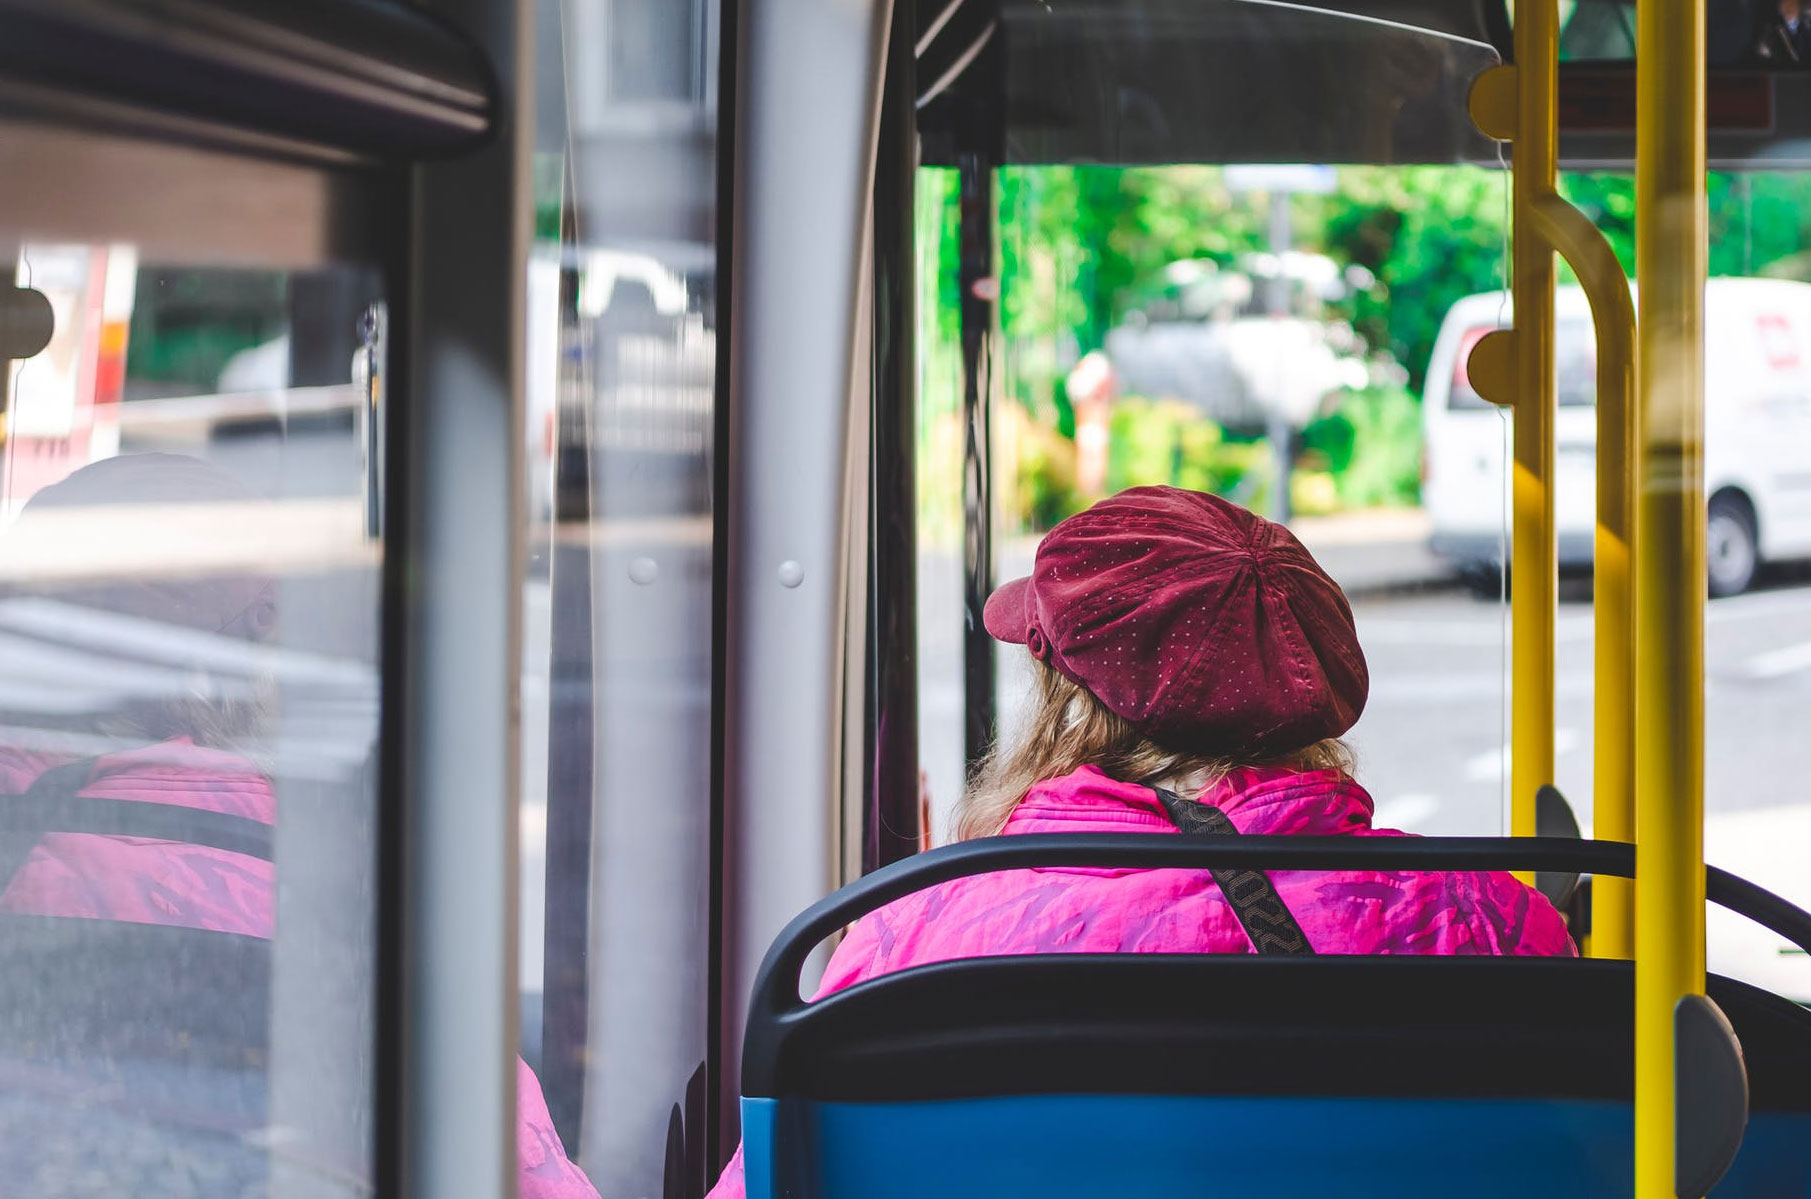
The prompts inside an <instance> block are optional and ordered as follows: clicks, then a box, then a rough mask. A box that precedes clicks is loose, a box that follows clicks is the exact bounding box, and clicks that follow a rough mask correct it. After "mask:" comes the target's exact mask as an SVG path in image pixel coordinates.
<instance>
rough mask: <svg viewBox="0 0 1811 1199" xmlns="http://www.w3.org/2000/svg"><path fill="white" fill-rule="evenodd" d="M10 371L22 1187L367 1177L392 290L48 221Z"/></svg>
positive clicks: (7, 602) (4, 777)
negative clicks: (107, 238)
mask: <svg viewBox="0 0 1811 1199" xmlns="http://www.w3.org/2000/svg"><path fill="white" fill-rule="evenodd" d="M15 264H16V277H17V279H18V281H19V282H20V283H21V284H26V285H30V286H32V287H35V288H37V289H38V290H40V291H42V292H43V293H44V294H45V295H46V296H47V297H49V299H50V301H51V304H52V307H53V309H54V312H55V315H56V330H57V332H56V335H55V337H54V338H53V340H52V342H51V344H50V346H49V347H48V348H47V349H46V350H45V351H44V352H43V353H42V354H39V355H37V356H36V357H34V358H31V359H28V360H26V361H23V362H19V363H16V364H12V365H11V366H10V367H9V368H8V371H7V373H8V376H9V384H10V402H9V404H8V406H7V409H6V422H7V423H6V426H5V436H6V442H5V459H4V473H3V474H0V497H3V502H4V517H3V520H4V533H3V534H0V645H3V646H4V649H3V650H0V958H3V959H4V968H0V1190H3V1191H5V1192H6V1193H8V1194H22V1195H23V1194H32V1195H46V1196H51V1195H55V1196H61V1195H78V1194H80V1195H88V1194H134V1195H161V1194H167V1195H178V1194H180V1195H198V1196H209V1197H213V1196H235V1197H237V1196H241V1195H247V1194H265V1193H269V1192H272V1191H288V1190H290V1189H291V1188H293V1187H296V1186H302V1187H304V1188H305V1189H306V1191H307V1193H309V1194H319V1195H354V1194H364V1193H367V1191H368V1189H369V1186H370V1179H371V1153H372V1146H371V1096H372V1093H373V1083H372V1076H371V1048H372V1044H373V1031H372V1015H371V995H372V989H373V962H372V944H373V942H372V935H373V927H374V920H373V902H374V899H373V895H374V886H373V879H372V864H373V862H374V860H375V851H374V846H373V840H372V838H373V831H372V830H373V817H374V803H375V796H374V791H373V783H372V779H373V766H374V747H375V740H376V734H377V724H378V703H379V695H378V684H377V674H376V666H375V663H376V656H377V637H378V568H379V565H380V562H381V558H382V553H383V546H382V544H381V542H380V541H379V540H377V539H376V538H375V537H374V536H372V535H371V531H372V530H373V529H374V528H375V524H374V516H375V512H374V510H373V504H374V502H375V500H376V498H377V497H378V496H379V495H380V494H381V493H380V492H379V491H378V490H377V489H376V488H375V486H374V480H373V479H372V478H371V477H370V476H369V474H368V473H367V471H366V464H367V463H368V462H371V461H374V460H375V458H376V454H375V451H376V448H377V447H376V443H375V440H374V438H375V429H376V426H375V424H374V423H373V422H372V421H371V420H370V419H369V415H370V406H371V405H372V404H373V403H374V402H375V398H376V397H377V396H379V395H380V394H381V390H382V378H383V374H384V370H383V363H384V357H383V344H382V330H383V319H382V313H383V309H382V305H381V303H380V302H379V301H380V297H379V295H378V294H377V292H376V290H375V286H374V283H373V281H372V280H371V279H369V278H367V277H365V276H363V275H361V274H359V273H357V272H353V271H332V272H321V273H318V274H280V273H273V272H262V271H250V270H213V269H209V270H202V269H195V268H192V267H190V266H188V265H187V264H184V263H180V262H175V263H168V262H152V261H141V260H140V259H139V256H138V255H137V254H136V253H135V252H134V251H133V249H132V247H130V246H120V245H112V246H101V245H27V246H25V247H24V248H23V249H22V250H21V251H20V252H19V254H18V255H17V257H16V259H15V260H14V261H13V262H11V263H9V264H8V266H9V268H10V267H13V266H14V265H15Z"/></svg>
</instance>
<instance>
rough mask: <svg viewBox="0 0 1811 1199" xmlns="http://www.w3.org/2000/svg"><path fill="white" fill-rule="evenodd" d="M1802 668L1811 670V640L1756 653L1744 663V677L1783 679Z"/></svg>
mask: <svg viewBox="0 0 1811 1199" xmlns="http://www.w3.org/2000/svg"><path fill="white" fill-rule="evenodd" d="M1801 670H1811V641H1801V642H1799V643H1798V644H1797V645H1785V646H1781V647H1780V648H1779V649H1770V650H1768V651H1767V652H1766V653H1764V654H1756V655H1755V656H1754V657H1752V658H1750V659H1748V661H1747V662H1745V663H1743V664H1742V677H1743V678H1747V679H1755V680H1757V681H1758V680H1763V679H1783V678H1785V677H1786V676H1787V675H1789V674H1797V673H1798V672H1799V671H1801Z"/></svg>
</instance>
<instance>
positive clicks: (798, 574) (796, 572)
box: [780, 558, 805, 587]
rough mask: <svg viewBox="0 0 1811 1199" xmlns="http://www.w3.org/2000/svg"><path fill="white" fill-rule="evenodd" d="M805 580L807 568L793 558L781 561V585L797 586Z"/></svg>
mask: <svg viewBox="0 0 1811 1199" xmlns="http://www.w3.org/2000/svg"><path fill="white" fill-rule="evenodd" d="M804 581H805V568H804V567H803V566H800V565H799V564H798V563H797V562H794V561H793V560H792V559H791V558H788V559H786V561H784V562H782V563H780V586H782V587H797V586H798V585H799V584H800V583H803V582H804Z"/></svg>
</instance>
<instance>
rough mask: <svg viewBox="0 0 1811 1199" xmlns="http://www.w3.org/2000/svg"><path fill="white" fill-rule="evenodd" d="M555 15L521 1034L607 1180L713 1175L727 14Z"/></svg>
mask: <svg viewBox="0 0 1811 1199" xmlns="http://www.w3.org/2000/svg"><path fill="white" fill-rule="evenodd" d="M556 15H559V16H563V21H564V23H563V25H562V31H563V34H564V44H563V47H558V49H559V55H558V56H557V61H554V62H546V61H544V62H543V64H542V65H543V68H544V69H551V75H552V80H551V83H550V86H552V87H554V88H556V89H558V90H557V91H556V92H555V93H550V94H549V95H548V96H545V97H543V110H544V111H549V110H550V111H553V112H555V113H557V114H558V115H559V117H560V119H561V121H562V122H563V123H564V125H565V126H566V136H565V138H564V139H563V140H560V139H553V140H549V141H546V142H544V144H543V145H542V146H541V148H540V155H541V161H542V164H543V171H542V174H543V175H544V177H545V178H546V179H547V180H548V181H549V183H548V186H547V187H546V188H545V190H544V192H543V194H542V195H541V196H540V198H539V204H540V206H541V209H542V214H543V219H542V220H541V221H540V222H539V226H540V229H541V232H542V237H541V239H540V240H539V241H538V242H537V244H536V246H535V248H534V251H533V254H532V261H531V263H530V266H529V279H530V285H529V293H530V307H529V341H530V345H529V353H530V362H529V366H528V381H529V390H528V409H529V421H530V427H529V431H528V432H529V437H528V444H529V448H530V458H529V462H528V464H527V465H528V469H527V471H526V474H527V476H528V478H529V480H530V486H531V488H532V489H533V496H532V498H531V502H530V511H531V514H533V516H534V519H535V523H534V524H533V525H532V526H531V528H532V537H531V542H532V548H531V563H532V566H531V570H530V575H529V579H528V583H527V595H526V597H525V607H524V611H525V618H526V619H525V634H526V637H527V642H526V645H525V653H524V671H525V677H524V680H523V700H524V702H523V745H524V754H523V759H524V760H523V770H524V783H523V792H522V794H523V811H522V828H523V834H524V835H523V852H524V861H523V871H522V874H523V882H524V891H523V929H522V942H523V947H524V949H523V958H522V971H521V982H522V987H523V1007H524V1012H525V1013H526V1014H528V1015H529V1017H530V1019H529V1021H528V1023H527V1024H525V1028H524V1052H525V1054H526V1055H528V1056H529V1057H530V1058H531V1060H534V1061H535V1062H536V1064H537V1065H538V1068H539V1072H540V1076H541V1080H542V1083H543V1087H544V1090H545V1094H546V1099H547V1104H548V1108H549V1110H550V1112H551V1115H552V1121H553V1124H554V1126H555V1127H556V1129H557V1130H558V1134H559V1138H560V1141H561V1143H562V1144H563V1146H564V1147H565V1149H566V1150H567V1151H568V1152H569V1153H570V1154H571V1156H572V1158H573V1160H574V1161H576V1162H577V1163H578V1164H579V1165H580V1166H582V1167H583V1170H584V1172H585V1173H586V1174H587V1175H588V1176H589V1178H590V1181H591V1183H592V1184H594V1185H595V1186H596V1188H597V1190H598V1191H599V1192H600V1193H602V1194H605V1195H611V1196H619V1195H620V1196H634V1195H657V1194H684V1193H694V1192H695V1193H702V1192H703V1189H704V1188H703V1185H702V1184H703V1176H704V1170H705V1163H704V1152H705V1145H704V1111H705V1107H706V1104H707V1094H706V1090H705V1078H704V1064H705V1058H706V1054H707V1046H708V1045H709V1044H710V1040H711V1034H710V1026H709V1011H710V1003H709V993H708V984H709V977H710V960H711V952H712V950H711V945H710V921H709V917H708V903H709V896H710V879H709V859H710V836H711V833H710V816H711V797H710V791H711V788H710V761H711V743H710V735H711V729H710V724H711V721H710V711H711V705H710V684H711V652H712V651H711V639H712V631H711V595H712V569H713V567H712V504H713V494H712V460H713V454H714V450H715V447H714V434H713V429H714V424H715V404H714V386H715V361H716V327H717V311H716V291H715V266H716V247H715V244H714V243H715V212H714V201H715V195H716V172H715V165H714V160H715V148H716V143H715V125H716V113H715V88H714V80H715V78H716V73H717V59H716V54H717V50H716V41H715V31H716V29H717V24H718V19H719V18H718V11H717V5H716V4H715V3H714V2H711V0H686V2H684V3H644V2H642V0H585V2H582V3H571V4H568V5H566V6H565V7H564V9H563V12H562V13H559V14H556ZM562 62H563V64H564V71H565V77H566V78H568V79H570V87H569V88H562V87H561V86H560V83H561V80H560V74H559V72H560V68H561V63H562ZM543 77H544V78H546V77H548V76H546V75H544V76H543ZM568 97H569V98H570V101H571V106H570V108H568V107H567V104H566V100H567V98H568ZM675 1188H676V1189H675Z"/></svg>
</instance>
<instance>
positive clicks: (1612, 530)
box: [1532, 195, 1635, 958]
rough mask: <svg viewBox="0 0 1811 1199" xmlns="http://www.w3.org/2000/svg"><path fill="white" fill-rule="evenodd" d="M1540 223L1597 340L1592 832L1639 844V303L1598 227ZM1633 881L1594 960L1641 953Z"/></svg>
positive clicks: (1552, 215) (1599, 891)
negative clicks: (1635, 575) (1633, 461)
mask: <svg viewBox="0 0 1811 1199" xmlns="http://www.w3.org/2000/svg"><path fill="white" fill-rule="evenodd" d="M1532 218H1533V219H1532V223H1533V225H1534V227H1535V229H1537V230H1538V231H1539V233H1540V235H1541V236H1542V237H1543V238H1545V239H1546V240H1547V242H1548V243H1549V244H1550V245H1552V246H1553V248H1554V249H1556V250H1558V251H1559V255H1560V257H1561V258H1564V259H1565V260H1566V262H1567V263H1568V264H1569V265H1570V266H1571V267H1572V270H1573V272H1574V273H1575V274H1577V275H1578V281H1579V285H1580V286H1581V287H1582V288H1583V289H1584V292H1585V298H1586V299H1587V300H1589V301H1590V304H1591V323H1592V325H1593V327H1594V328H1595V330H1596V334H1597V530H1596V542H1595V545H1594V547H1593V552H1592V561H1593V607H1594V610H1595V612H1596V688H1595V692H1594V695H1593V710H1592V722H1593V728H1594V733H1593V737H1592V740H1593V743H1594V744H1593V753H1594V757H1593V761H1592V784H1591V796H1592V812H1593V816H1592V830H1591V835H1592V836H1594V837H1596V838H1598V839H1599V840H1604V841H1633V840H1634V839H1635V779H1634V766H1635V715H1634V711H1635V608H1634V602H1635V601H1634V593H1633V590H1632V588H1631V586H1630V578H1629V564H1630V560H1629V552H1630V549H1631V546H1632V540H1631V532H1632V525H1633V520H1632V517H1633V513H1634V496H1635V479H1634V475H1633V474H1632V473H1631V471H1630V452H1629V451H1630V446H1631V444H1632V443H1633V441H1634V428H1635V426H1634V411H1635V302H1634V299H1633V298H1632V297H1631V296H1630V295H1629V281H1628V279H1627V278H1626V277H1625V276H1624V275H1623V273H1622V264H1621V263H1620V262H1618V261H1617V260H1616V253H1615V251H1614V250H1612V249H1611V248H1610V243H1609V242H1608V241H1607V240H1605V238H1604V236H1603V234H1602V233H1600V232H1598V230H1597V227H1596V226H1595V225H1593V224H1592V223H1591V220H1590V218H1588V217H1586V216H1585V214H1584V213H1582V212H1580V211H1579V210H1578V209H1576V208H1574V207H1573V206H1572V205H1571V204H1569V203H1567V202H1566V201H1564V200H1562V199H1560V198H1559V197H1558V196H1557V195H1555V196H1544V197H1542V198H1541V199H1540V200H1539V201H1538V202H1537V203H1536V205H1535V209H1534V212H1533V214H1532ZM1633 901H1634V889H1633V887H1632V886H1631V884H1630V882H1629V880H1627V879H1620V878H1608V877H1599V878H1597V879H1596V880H1595V881H1594V883H1593V890H1592V895H1591V905H1592V913H1591V954H1592V956H1593V957H1602V958H1626V957H1628V956H1630V955H1631V954H1632V953H1633V952H1634V923H1633V910H1632V905H1633Z"/></svg>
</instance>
